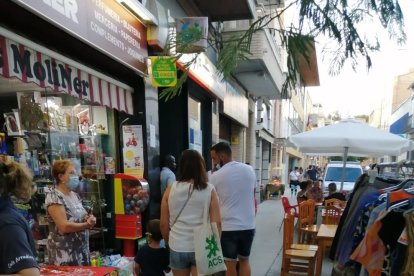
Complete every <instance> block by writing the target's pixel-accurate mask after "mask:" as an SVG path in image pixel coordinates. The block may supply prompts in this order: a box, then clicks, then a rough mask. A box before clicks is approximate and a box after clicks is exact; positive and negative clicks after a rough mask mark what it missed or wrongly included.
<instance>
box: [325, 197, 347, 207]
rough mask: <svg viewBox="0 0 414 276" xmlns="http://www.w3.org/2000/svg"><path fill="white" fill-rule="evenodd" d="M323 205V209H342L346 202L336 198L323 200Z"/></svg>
mask: <svg viewBox="0 0 414 276" xmlns="http://www.w3.org/2000/svg"><path fill="white" fill-rule="evenodd" d="M324 205H325V207H328V206H337V207H339V208H342V209H343V208H345V205H346V201H343V200H339V199H337V198H331V199H327V200H325V204H324Z"/></svg>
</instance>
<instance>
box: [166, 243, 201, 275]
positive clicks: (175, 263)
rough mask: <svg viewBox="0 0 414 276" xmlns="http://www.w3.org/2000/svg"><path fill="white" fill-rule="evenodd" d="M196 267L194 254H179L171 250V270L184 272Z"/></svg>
mask: <svg viewBox="0 0 414 276" xmlns="http://www.w3.org/2000/svg"><path fill="white" fill-rule="evenodd" d="M195 265H196V260H195V253H194V252H177V251H174V250H171V248H170V268H171V269H174V270H182V269H187V268H191V267H192V266H195Z"/></svg>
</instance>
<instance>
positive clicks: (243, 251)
mask: <svg viewBox="0 0 414 276" xmlns="http://www.w3.org/2000/svg"><path fill="white" fill-rule="evenodd" d="M254 233H255V230H254V229H250V230H241V231H223V232H222V233H221V248H222V250H223V257H224V259H225V260H229V261H235V260H237V259H238V258H239V259H248V258H249V256H250V250H251V248H252V243H253V238H254Z"/></svg>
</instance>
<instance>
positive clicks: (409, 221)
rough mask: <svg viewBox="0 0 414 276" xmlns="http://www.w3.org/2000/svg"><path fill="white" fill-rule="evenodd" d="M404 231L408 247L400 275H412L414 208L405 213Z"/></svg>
mask: <svg viewBox="0 0 414 276" xmlns="http://www.w3.org/2000/svg"><path fill="white" fill-rule="evenodd" d="M404 216H405V222H406V231H407V236H408V248H407V254H406V257H405V263H404V268H403V269H402V272H401V275H402V276H413V275H414V210H413V211H411V212H408V213H405V215H404Z"/></svg>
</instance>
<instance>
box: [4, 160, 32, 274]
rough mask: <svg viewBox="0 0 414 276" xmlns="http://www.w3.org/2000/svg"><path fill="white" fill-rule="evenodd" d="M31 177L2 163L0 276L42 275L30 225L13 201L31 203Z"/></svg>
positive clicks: (12, 163) (23, 170)
mask: <svg viewBox="0 0 414 276" xmlns="http://www.w3.org/2000/svg"><path fill="white" fill-rule="evenodd" d="M31 192H32V175H31V174H30V173H29V172H28V171H27V170H26V169H25V168H24V167H22V166H21V165H20V164H18V163H16V162H6V163H0V274H1V275H3V274H7V275H9V274H13V275H22V276H26V275H27V276H32V275H33V276H37V275H40V272H39V269H38V265H37V262H36V257H35V252H36V251H35V247H34V241H33V238H32V235H31V233H30V229H29V225H28V224H27V221H26V220H25V218H24V217H23V216H22V215H21V214H20V213H19V212H18V210H17V209H16V208H15V207H14V204H13V203H12V201H11V198H10V197H11V196H14V197H15V198H17V199H20V200H23V201H28V200H29V199H30V196H31Z"/></svg>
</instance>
